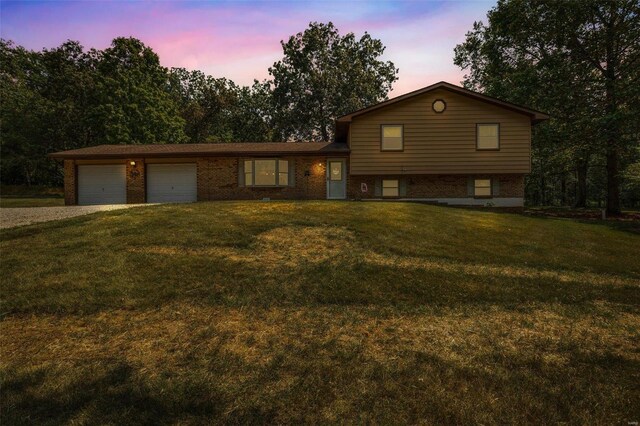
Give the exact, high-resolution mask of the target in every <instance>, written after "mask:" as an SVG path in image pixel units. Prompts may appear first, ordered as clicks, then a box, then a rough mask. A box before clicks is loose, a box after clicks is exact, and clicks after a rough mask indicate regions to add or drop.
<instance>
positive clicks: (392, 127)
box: [380, 124, 404, 151]
mask: <svg viewBox="0 0 640 426" xmlns="http://www.w3.org/2000/svg"><path fill="white" fill-rule="evenodd" d="M381 133H382V141H381V144H380V149H381V150H382V151H402V150H403V149H404V141H403V133H404V129H403V127H402V125H401V124H383V125H382V131H381Z"/></svg>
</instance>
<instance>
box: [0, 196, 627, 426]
mask: <svg viewBox="0 0 640 426" xmlns="http://www.w3.org/2000/svg"><path fill="white" fill-rule="evenodd" d="M623 225H624V224H618V225H616V226H614V225H612V224H609V223H602V222H593V223H581V222H578V221H575V220H572V219H556V218H536V217H526V216H521V215H513V214H504V213H492V212H485V211H480V210H465V209H451V208H443V207H437V206H428V205H419V204H403V203H364V202H360V203H358V202H326V201H325V202H268V203H263V202H221V203H198V204H190V205H161V206H155V207H148V208H144V209H131V210H122V211H115V212H108V213H99V214H94V215H89V216H83V217H78V218H74V219H69V220H65V221H60V222H51V223H46V224H39V225H32V226H28V227H23V228H16V229H11V230H3V231H1V233H0V248H1V254H2V264H1V270H0V272H1V276H2V305H1V308H0V312H1V313H2V319H1V322H0V325H1V327H2V328H1V333H0V355H1V357H0V370H1V375H0V380H1V389H2V399H1V406H0V413H1V416H2V418H1V420H2V423H3V424H26V423H50V424H58V423H74V424H75V423H78V424H95V423H99V424H123V423H149V424H155V423H181V424H200V423H331V422H345V421H346V422H348V423H394V424H398V423H431V424H433V423H454V424H463V423H464V424H477V423H485V424H495V423H501V424H512V423H527V424H541V423H564V422H568V423H572V424H624V425H626V424H627V422H632V421H639V420H640V261H639V260H638V259H639V258H640V235H638V234H637V233H635V232H633V230H632V229H627V228H625V227H623Z"/></svg>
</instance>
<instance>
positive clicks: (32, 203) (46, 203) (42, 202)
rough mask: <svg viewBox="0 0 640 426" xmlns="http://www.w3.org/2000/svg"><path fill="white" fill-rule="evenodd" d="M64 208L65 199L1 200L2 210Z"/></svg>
mask: <svg viewBox="0 0 640 426" xmlns="http://www.w3.org/2000/svg"><path fill="white" fill-rule="evenodd" d="M59 206H64V198H61V197H18V198H12V197H7V198H4V197H3V198H0V207H1V208H15V207H59Z"/></svg>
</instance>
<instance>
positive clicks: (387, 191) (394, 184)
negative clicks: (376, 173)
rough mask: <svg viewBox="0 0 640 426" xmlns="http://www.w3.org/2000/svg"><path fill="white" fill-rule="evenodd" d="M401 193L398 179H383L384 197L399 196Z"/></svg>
mask: <svg viewBox="0 0 640 426" xmlns="http://www.w3.org/2000/svg"><path fill="white" fill-rule="evenodd" d="M399 195H400V185H399V184H398V179H383V180H382V196H383V197H398V196H399Z"/></svg>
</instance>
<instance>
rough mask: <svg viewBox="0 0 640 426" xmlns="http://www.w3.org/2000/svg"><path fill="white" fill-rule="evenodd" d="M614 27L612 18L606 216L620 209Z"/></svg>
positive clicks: (609, 27)
mask: <svg viewBox="0 0 640 426" xmlns="http://www.w3.org/2000/svg"><path fill="white" fill-rule="evenodd" d="M614 3H615V2H612V4H611V6H610V7H611V12H612V16H614V14H615V4H614ZM614 32H615V30H614V25H613V18H612V20H611V21H610V22H609V23H608V25H607V36H606V51H607V69H606V70H605V79H606V80H605V91H606V93H605V99H606V112H607V125H606V129H607V149H606V152H607V154H606V156H607V215H619V214H620V213H621V209H620V176H619V172H618V163H619V152H618V144H619V143H620V141H619V138H620V123H619V121H618V118H617V117H616V114H617V112H618V99H617V93H616V65H617V58H616V55H615V54H614V50H613V49H614Z"/></svg>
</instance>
